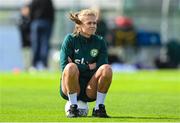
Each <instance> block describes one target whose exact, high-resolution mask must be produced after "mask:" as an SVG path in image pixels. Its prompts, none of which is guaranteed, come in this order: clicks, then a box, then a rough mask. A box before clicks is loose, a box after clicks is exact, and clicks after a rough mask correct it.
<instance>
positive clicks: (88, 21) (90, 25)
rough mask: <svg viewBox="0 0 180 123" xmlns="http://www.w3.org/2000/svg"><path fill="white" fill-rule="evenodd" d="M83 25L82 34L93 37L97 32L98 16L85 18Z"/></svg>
mask: <svg viewBox="0 0 180 123" xmlns="http://www.w3.org/2000/svg"><path fill="white" fill-rule="evenodd" d="M81 21H82V25H81V31H82V34H84V35H87V36H91V35H92V34H94V33H95V32H96V28H97V18H96V16H84V17H83V19H82V20H81Z"/></svg>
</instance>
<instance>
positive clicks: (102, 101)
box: [95, 92, 106, 110]
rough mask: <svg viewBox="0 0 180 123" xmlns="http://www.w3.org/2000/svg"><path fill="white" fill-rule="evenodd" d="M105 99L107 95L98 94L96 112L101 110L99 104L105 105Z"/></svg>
mask: <svg viewBox="0 0 180 123" xmlns="http://www.w3.org/2000/svg"><path fill="white" fill-rule="evenodd" d="M105 97H106V93H101V92H97V98H96V107H95V110H97V109H99V104H104V100H105Z"/></svg>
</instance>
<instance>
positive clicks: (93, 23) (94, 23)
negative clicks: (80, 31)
mask: <svg viewBox="0 0 180 123" xmlns="http://www.w3.org/2000/svg"><path fill="white" fill-rule="evenodd" d="M87 24H88V25H91V24H92V25H96V24H97V22H88V23H87Z"/></svg>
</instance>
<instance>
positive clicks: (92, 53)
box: [90, 49, 98, 57]
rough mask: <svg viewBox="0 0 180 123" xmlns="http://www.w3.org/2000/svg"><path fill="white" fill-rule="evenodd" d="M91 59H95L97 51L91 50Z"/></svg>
mask: <svg viewBox="0 0 180 123" xmlns="http://www.w3.org/2000/svg"><path fill="white" fill-rule="evenodd" d="M90 54H91V56H92V57H96V56H97V55H98V50H97V49H92V50H91V52H90Z"/></svg>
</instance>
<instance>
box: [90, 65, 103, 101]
mask: <svg viewBox="0 0 180 123" xmlns="http://www.w3.org/2000/svg"><path fill="white" fill-rule="evenodd" d="M100 74H101V68H99V69H98V70H97V71H96V72H95V73H94V75H93V76H92V77H91V79H90V81H89V82H88V84H87V88H86V95H87V96H88V97H89V98H91V99H96V94H97V84H98V79H99V76H100Z"/></svg>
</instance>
